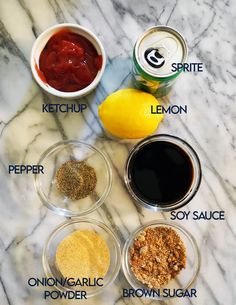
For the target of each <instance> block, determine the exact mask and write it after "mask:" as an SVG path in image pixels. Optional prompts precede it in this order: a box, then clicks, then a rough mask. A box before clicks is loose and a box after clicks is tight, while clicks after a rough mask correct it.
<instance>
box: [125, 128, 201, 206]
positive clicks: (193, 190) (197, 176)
mask: <svg viewBox="0 0 236 305" xmlns="http://www.w3.org/2000/svg"><path fill="white" fill-rule="evenodd" d="M162 139H163V140H164V141H169V142H171V143H174V144H175V145H177V146H179V147H180V148H181V149H182V150H183V151H184V152H185V153H186V154H187V155H189V158H190V159H191V163H192V165H193V173H194V175H193V176H194V177H193V182H192V185H191V186H190V188H189V190H188V193H186V194H185V196H184V197H183V198H181V199H179V200H178V201H177V202H173V203H171V204H169V205H163V206H161V205H154V204H153V205H151V204H149V203H147V202H146V201H144V200H142V199H141V198H140V197H138V195H137V194H136V193H135V192H134V191H133V189H132V187H131V183H130V182H131V180H130V178H129V164H130V161H131V159H132V157H133V156H134V154H135V153H136V152H137V151H138V150H139V149H140V148H141V147H143V146H145V145H146V144H149V143H152V142H155V141H161V140H162ZM173 141H175V142H177V143H175V142H173ZM201 180H202V168H201V162H200V159H199V157H198V155H197V153H196V151H195V150H194V148H193V147H192V146H191V145H190V144H189V143H187V142H186V141H185V140H183V139H182V138H179V137H177V136H173V135H171V134H165V133H163V134H155V135H152V136H149V137H146V138H144V139H142V140H141V141H139V142H138V143H137V144H135V145H134V146H133V148H132V149H131V151H130V152H129V155H128V158H127V161H126V165H125V170H124V181H125V185H126V188H127V190H128V192H129V194H130V195H131V196H132V198H133V199H134V200H135V202H136V203H138V204H139V205H141V206H142V207H145V208H147V209H150V210H152V211H154V212H169V211H172V210H176V209H179V208H181V207H183V206H185V205H186V204H188V203H189V202H190V201H191V200H192V199H193V197H194V196H195V195H196V194H197V192H198V189H199V187H200V185H201Z"/></svg>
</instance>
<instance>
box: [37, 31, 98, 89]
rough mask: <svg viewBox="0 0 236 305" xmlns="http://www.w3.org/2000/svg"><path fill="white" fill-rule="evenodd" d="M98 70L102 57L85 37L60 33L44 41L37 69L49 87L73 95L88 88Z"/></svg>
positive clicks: (66, 32)
mask: <svg viewBox="0 0 236 305" xmlns="http://www.w3.org/2000/svg"><path fill="white" fill-rule="evenodd" d="M101 67H102V56H101V55H99V54H98V52H97V50H96V49H95V47H94V46H93V44H92V43H91V42H90V41H89V40H88V39H87V38H85V37H83V36H81V35H79V34H76V33H73V32H71V31H65V30H63V31H59V32H57V33H56V34H54V35H53V36H52V37H51V38H50V39H49V40H48V42H47V44H46V45H45V47H44V49H43V51H42V52H41V54H40V58H39V68H38V69H37V70H38V75H39V77H40V78H41V80H42V81H44V82H46V83H47V84H49V85H50V86H51V87H53V88H55V89H57V90H59V91H63V92H74V91H78V90H81V89H83V88H85V87H87V86H88V85H90V84H91V83H92V82H93V80H94V79H95V77H96V75H97V73H98V71H99V70H100V69H101Z"/></svg>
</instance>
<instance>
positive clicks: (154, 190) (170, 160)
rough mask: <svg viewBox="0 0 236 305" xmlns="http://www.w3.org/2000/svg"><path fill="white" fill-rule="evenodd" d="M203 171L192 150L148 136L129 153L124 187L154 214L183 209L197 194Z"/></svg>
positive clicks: (179, 141)
mask: <svg viewBox="0 0 236 305" xmlns="http://www.w3.org/2000/svg"><path fill="white" fill-rule="evenodd" d="M201 177H202V171H201V164H200V160H199V157H198V155H197V153H196V152H195V150H194V149H193V148H192V147H191V146H190V145H189V144H188V143H187V142H185V141H184V140H182V139H181V138H178V137H176V136H172V135H168V134H160V135H154V136H150V137H148V138H145V139H144V140H142V141H141V142H139V143H138V144H137V145H136V146H134V147H133V149H132V150H131V152H130V154H129V157H128V159H127V162H126V167H125V175H124V179H125V184H126V186H127V189H128V191H129V193H130V194H131V196H132V197H133V198H134V199H135V201H136V202H137V203H139V204H140V205H141V206H143V207H145V208H149V209H151V210H153V211H171V210H175V209H179V208H180V207H182V206H184V205H186V204H187V203H188V202H190V200H191V199H192V198H193V197H194V196H195V194H196V193H197V191H198V189H199V186H200V183H201Z"/></svg>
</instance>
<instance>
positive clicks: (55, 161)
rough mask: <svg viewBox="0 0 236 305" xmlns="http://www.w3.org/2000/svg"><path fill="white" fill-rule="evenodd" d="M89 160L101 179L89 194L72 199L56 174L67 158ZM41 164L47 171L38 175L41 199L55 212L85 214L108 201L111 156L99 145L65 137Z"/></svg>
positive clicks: (40, 160)
mask: <svg viewBox="0 0 236 305" xmlns="http://www.w3.org/2000/svg"><path fill="white" fill-rule="evenodd" d="M71 159H75V160H78V161H86V164H88V165H90V166H91V167H93V168H94V170H95V173H96V176H97V183H96V187H95V190H94V191H93V192H92V194H90V195H89V196H87V197H85V198H82V199H79V200H71V199H70V198H68V197H66V196H65V195H63V194H62V193H61V192H59V191H58V189H57V187H56V179H55V174H56V171H57V169H58V168H59V167H60V166H61V165H62V164H63V163H64V162H66V161H69V160H71ZM38 164H39V165H42V166H43V167H44V174H37V175H35V187H36V191H37V193H38V196H39V198H40V199H41V201H42V202H43V203H44V204H45V205H46V206H47V207H48V208H49V209H50V210H52V211H53V212H55V213H57V214H59V215H62V216H66V217H72V216H81V215H85V214H88V213H90V212H92V211H94V210H95V209H97V208H98V207H99V206H101V204H102V203H103V202H104V201H105V199H106V197H107V196H108V194H109V192H110V189H111V181H112V172H111V167H110V164H109V162H108V159H107V157H106V156H105V155H104V154H103V153H102V152H101V151H100V150H99V149H97V148H96V147H94V146H92V145H89V144H86V143H83V142H80V141H70V140H69V141H62V142H58V143H56V144H54V145H53V146H51V147H49V148H48V149H47V150H46V151H45V152H44V153H43V154H42V156H41V157H40V159H39V161H38Z"/></svg>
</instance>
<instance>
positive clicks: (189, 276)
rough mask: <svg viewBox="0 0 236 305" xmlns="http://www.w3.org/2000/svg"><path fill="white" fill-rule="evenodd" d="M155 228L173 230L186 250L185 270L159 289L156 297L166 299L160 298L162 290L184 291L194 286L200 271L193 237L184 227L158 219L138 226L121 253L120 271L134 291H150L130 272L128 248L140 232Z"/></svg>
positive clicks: (197, 252)
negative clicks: (121, 270)
mask: <svg viewBox="0 0 236 305" xmlns="http://www.w3.org/2000/svg"><path fill="white" fill-rule="evenodd" d="M155 227H167V228H172V229H173V230H175V231H176V232H177V233H178V235H179V236H180V238H181V240H182V241H183V243H184V245H185V248H186V258H187V259H186V268H185V269H182V270H181V271H180V273H179V274H178V275H177V276H176V278H175V279H172V280H171V281H170V282H169V283H168V285H167V286H166V287H162V288H161V289H160V297H158V299H164V298H165V299H167V298H168V297H163V296H162V292H163V289H171V290H173V289H182V290H183V291H185V290H187V289H189V288H190V287H191V286H192V285H193V284H194V282H195V280H196V278H197V275H198V273H199V270H200V253H199V250H198V246H197V243H196V241H195V239H194V237H193V236H192V235H191V234H190V233H189V232H188V231H187V230H186V229H185V228H184V227H182V226H181V225H179V224H177V223H175V222H174V221H168V220H162V219H159V220H155V221H151V222H148V223H146V224H145V225H143V226H140V227H139V228H138V229H137V230H135V231H134V232H133V233H132V234H131V235H130V237H129V239H128V240H127V241H126V243H125V245H124V248H123V251H122V269H123V272H124V275H125V277H126V279H127V281H128V282H129V284H130V285H131V286H132V287H133V288H134V289H136V290H137V289H145V290H150V288H148V286H147V285H145V284H143V283H141V282H140V281H139V280H138V279H136V277H135V275H134V274H133V272H132V270H131V267H130V263H129V250H130V247H131V246H132V244H133V242H134V240H135V238H136V237H137V236H138V235H139V234H140V233H141V231H143V230H145V229H146V228H155ZM150 298H152V297H150ZM154 298H155V299H156V297H154Z"/></svg>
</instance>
